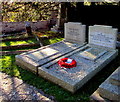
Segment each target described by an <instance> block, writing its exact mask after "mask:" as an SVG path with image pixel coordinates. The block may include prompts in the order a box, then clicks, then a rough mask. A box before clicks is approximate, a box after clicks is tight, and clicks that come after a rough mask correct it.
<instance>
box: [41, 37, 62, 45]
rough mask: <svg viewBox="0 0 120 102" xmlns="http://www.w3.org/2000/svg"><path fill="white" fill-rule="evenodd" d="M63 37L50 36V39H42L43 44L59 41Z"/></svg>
mask: <svg viewBox="0 0 120 102" xmlns="http://www.w3.org/2000/svg"><path fill="white" fill-rule="evenodd" d="M63 39H64V38H52V39H46V40H44V41H43V44H44V45H49V44H53V43H56V42H59V41H62V40H63Z"/></svg>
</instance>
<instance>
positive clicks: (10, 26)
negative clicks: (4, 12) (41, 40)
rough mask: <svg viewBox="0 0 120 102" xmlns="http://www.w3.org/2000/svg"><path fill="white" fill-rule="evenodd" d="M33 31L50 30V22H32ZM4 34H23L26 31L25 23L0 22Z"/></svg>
mask: <svg viewBox="0 0 120 102" xmlns="http://www.w3.org/2000/svg"><path fill="white" fill-rule="evenodd" d="M30 24H31V27H32V30H41V29H44V30H48V24H49V21H39V22H30ZM0 28H2V33H10V32H21V31H24V30H25V22H0Z"/></svg>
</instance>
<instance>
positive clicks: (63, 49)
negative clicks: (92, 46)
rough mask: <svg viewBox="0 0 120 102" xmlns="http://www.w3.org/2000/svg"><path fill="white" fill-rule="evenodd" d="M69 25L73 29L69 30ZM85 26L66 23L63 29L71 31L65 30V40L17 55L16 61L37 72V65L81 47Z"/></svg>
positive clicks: (83, 41)
mask: <svg viewBox="0 0 120 102" xmlns="http://www.w3.org/2000/svg"><path fill="white" fill-rule="evenodd" d="M69 27H70V29H72V27H73V29H74V31H73V32H71V30H69ZM75 27H76V29H75ZM85 28H86V27H85V25H82V24H81V23H72V22H71V23H66V24H65V29H66V30H67V31H68V32H71V33H66V32H65V36H66V37H65V40H63V41H61V42H58V43H55V44H51V45H48V46H44V47H41V48H38V49H36V50H32V51H29V52H26V53H23V54H20V55H17V56H16V63H17V64H18V65H20V66H21V67H22V68H25V69H28V70H30V71H32V72H34V73H37V71H38V67H39V66H41V65H44V64H46V63H48V62H50V61H52V60H54V59H56V58H58V57H60V56H63V55H65V54H67V53H70V52H72V51H74V50H76V49H78V48H80V47H82V46H83V45H84V44H85ZM69 38H71V39H70V40H69Z"/></svg>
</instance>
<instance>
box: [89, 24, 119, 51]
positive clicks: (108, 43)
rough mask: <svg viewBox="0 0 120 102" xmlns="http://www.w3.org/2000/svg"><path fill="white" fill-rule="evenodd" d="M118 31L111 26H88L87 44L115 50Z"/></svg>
mask: <svg viewBox="0 0 120 102" xmlns="http://www.w3.org/2000/svg"><path fill="white" fill-rule="evenodd" d="M117 31H118V29H115V28H112V27H111V26H103V25H94V26H89V44H93V45H98V46H104V47H108V48H112V49H115V48H116V40H117Z"/></svg>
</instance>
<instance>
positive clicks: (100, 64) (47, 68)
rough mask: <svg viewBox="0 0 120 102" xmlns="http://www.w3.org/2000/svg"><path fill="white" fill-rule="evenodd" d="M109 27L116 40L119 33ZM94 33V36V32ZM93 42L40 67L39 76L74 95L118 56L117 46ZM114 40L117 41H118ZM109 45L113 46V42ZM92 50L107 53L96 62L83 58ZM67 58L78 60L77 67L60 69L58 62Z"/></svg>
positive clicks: (102, 29)
mask: <svg viewBox="0 0 120 102" xmlns="http://www.w3.org/2000/svg"><path fill="white" fill-rule="evenodd" d="M96 26H97V25H95V26H93V27H96ZM98 26H100V25H98ZM98 26H97V27H98ZM104 27H105V29H106V26H101V27H100V29H99V27H98V28H97V29H96V30H94V31H95V32H98V31H99V32H100V31H101V32H102V33H103V31H104ZM107 27H108V28H110V29H111V33H110V32H109V29H108V28H107V30H108V32H109V34H111V35H113V36H114V38H116V33H117V32H116V30H115V31H114V29H112V28H111V27H109V26H107ZM107 30H105V31H106V32H105V34H106V35H107V34H108V32H107ZM112 30H113V31H112ZM92 33H93V34H94V32H93V30H92ZM89 34H91V30H90V31H89ZM105 34H103V35H105ZM95 35H96V34H95ZM106 35H105V36H106ZM93 36H94V35H93ZM98 36H99V33H98ZM108 38H109V37H108ZM110 38H111V36H110ZM91 40H94V39H92V38H91V39H90V44H87V45H85V46H83V47H81V48H79V49H76V50H74V51H72V52H70V53H68V54H66V55H64V56H61V57H59V58H57V59H55V60H53V61H51V62H49V63H47V64H45V65H43V66H41V67H38V74H39V75H40V76H42V77H44V78H45V79H47V80H49V81H52V82H54V83H55V84H58V85H59V86H61V87H63V88H64V89H66V90H68V91H70V92H72V93H75V92H76V91H77V90H78V89H79V88H81V87H82V86H83V85H84V84H85V83H87V81H88V80H90V79H91V78H92V77H93V76H94V75H95V74H96V73H98V72H99V71H100V70H102V69H103V68H104V67H105V66H106V65H107V64H108V63H110V62H111V61H112V60H113V59H114V58H115V57H116V56H117V55H118V50H116V49H115V48H114V47H115V46H112V48H111V47H109V46H105V47H104V46H100V45H98V44H96V43H91ZM106 40H110V39H106ZM114 40H115V41H116V39H114ZM102 41H103V42H102ZM115 41H113V42H115ZM101 43H104V40H103V39H101ZM109 43H110V44H111V42H109ZM112 44H113V43H112ZM113 45H114V44H113ZM90 48H91V49H94V48H95V49H98V50H102V51H103V52H104V51H106V53H104V54H102V55H101V56H99V57H98V58H97V59H96V60H90V59H86V58H84V57H81V55H80V54H81V53H82V52H84V51H86V50H87V49H90ZM65 57H67V58H72V59H74V60H76V61H77V66H76V67H74V68H70V69H66V68H60V67H59V65H58V63H57V62H58V60H60V59H61V58H65Z"/></svg>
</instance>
